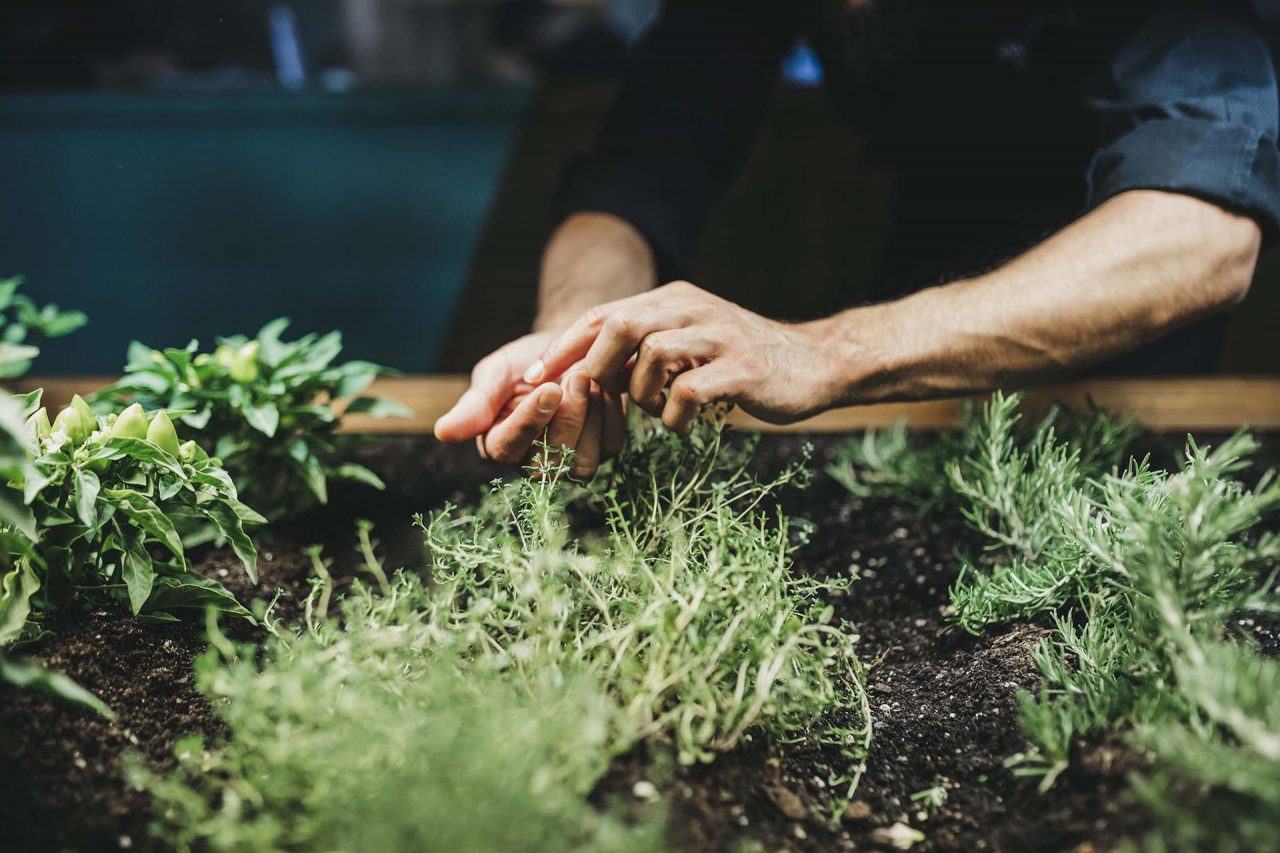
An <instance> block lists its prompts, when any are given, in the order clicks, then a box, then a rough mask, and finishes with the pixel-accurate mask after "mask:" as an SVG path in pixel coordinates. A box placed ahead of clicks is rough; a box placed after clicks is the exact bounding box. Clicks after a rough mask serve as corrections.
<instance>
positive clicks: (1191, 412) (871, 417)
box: [13, 376, 1280, 433]
mask: <svg viewBox="0 0 1280 853" xmlns="http://www.w3.org/2000/svg"><path fill="white" fill-rule="evenodd" d="M110 381H111V378H110V377H104V376H81V377H57V378H48V379H41V378H38V377H29V378H27V379H24V380H21V381H19V382H17V383H13V384H14V385H15V386H16V387H17V388H18V390H30V389H33V388H44V389H45V398H44V399H45V404H46V405H48V406H50V407H60V406H64V405H66V403H67V401H69V400H70V399H71V395H72V394H76V393H79V394H85V393H88V392H90V391H93V390H95V389H97V388H101V387H102V386H103V385H105V384H107V383H108V382H110ZM466 387H467V379H466V377H465V376H404V377H398V378H394V379H380V380H378V381H377V382H376V383H374V386H373V388H372V389H371V393H373V394H377V395H379V396H384V397H390V398H392V399H394V400H399V401H400V402H401V403H404V404H405V405H406V406H408V407H409V408H410V409H412V410H413V412H414V415H413V417H411V418H388V419H384V420H378V419H375V418H368V417H364V416H353V417H351V418H350V419H349V420H348V421H347V423H346V424H345V426H344V428H345V429H346V430H347V431H349V432H368V433H427V432H430V431H431V428H432V425H433V424H434V423H435V421H436V418H438V417H439V416H440V415H441V414H443V413H444V412H445V411H447V410H448V409H449V407H450V406H452V405H453V402H454V401H455V400H457V399H458V397H459V395H461V394H462V392H463V391H464V390H466ZM1026 396H1027V401H1028V403H1029V405H1030V406H1031V407H1032V408H1033V409H1037V408H1045V407H1047V406H1049V405H1051V404H1053V403H1062V404H1065V405H1069V406H1073V407H1080V406H1084V405H1087V404H1088V403H1089V402H1090V401H1092V402H1093V403H1094V404H1096V405H1098V406H1101V407H1102V408H1104V409H1108V410H1110V411H1113V412H1117V413H1125V414H1129V415H1132V416H1133V417H1135V418H1136V419H1137V420H1138V422H1139V423H1141V424H1142V425H1143V426H1145V427H1147V428H1148V429H1151V430H1155V431H1165V432H1179V431H1184V430H1185V431H1222V430H1231V429H1235V428H1237V427H1240V426H1247V427H1252V428H1253V429H1260V430H1278V429H1280V376H1255V377H1195V378H1174V379H1091V380H1081V381H1077V382H1066V383H1061V384H1057V385H1046V386H1044V387H1040V388H1033V389H1029V390H1027V391H1026ZM960 408H961V403H960V401H959V400H932V401H927V402H920V403H883V404H879V405H874V406H855V407H852V408H847V409H836V410H833V411H830V412H825V413H823V414H821V415H818V416H817V417H814V418H810V419H809V420H807V421H802V422H800V423H796V424H790V425H787V426H782V427H779V426H773V425H770V424H766V423H763V422H761V421H758V420H756V419H754V418H751V417H749V416H747V415H745V414H743V413H741V412H735V413H734V415H733V417H732V421H733V423H734V425H735V426H737V427H739V428H741V429H748V430H760V431H763V432H847V431H850V430H859V429H865V428H867V427H878V426H888V425H890V424H893V423H896V422H897V421H900V420H905V421H906V422H907V423H908V424H909V425H910V426H911V427H913V428H917V429H941V428H946V427H950V426H954V425H955V424H957V423H958V422H959V415H960Z"/></svg>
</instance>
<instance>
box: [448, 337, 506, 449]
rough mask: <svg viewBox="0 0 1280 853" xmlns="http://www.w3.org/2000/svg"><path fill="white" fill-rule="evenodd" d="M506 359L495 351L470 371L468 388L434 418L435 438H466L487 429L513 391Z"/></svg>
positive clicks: (462, 439)
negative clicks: (443, 411)
mask: <svg viewBox="0 0 1280 853" xmlns="http://www.w3.org/2000/svg"><path fill="white" fill-rule="evenodd" d="M515 380H516V377H514V376H512V375H511V368H510V361H509V360H508V359H507V358H506V357H505V356H504V355H503V353H502V350H498V351H497V352H495V353H493V354H492V355H490V356H488V357H486V358H485V359H483V360H482V361H481V362H480V363H479V364H477V365H476V368H475V370H473V371H472V372H471V387H470V388H468V389H467V390H466V392H465V393H464V394H463V395H462V396H461V397H460V398H458V402H456V403H454V404H453V408H452V409H450V410H449V411H448V412H446V413H445V414H443V415H441V416H440V419H439V420H437V421H436V425H435V434H436V438H438V439H440V440H441V441H466V440H467V439H468V438H472V437H474V436H478V435H480V434H481V433H483V432H484V431H485V430H487V429H488V428H489V427H490V426H491V425H492V424H493V422H494V420H495V419H496V418H497V417H498V415H499V413H500V412H501V411H502V407H503V405H504V404H505V403H506V402H507V400H508V399H510V397H511V395H512V394H513V393H514V391H515V388H514V386H515Z"/></svg>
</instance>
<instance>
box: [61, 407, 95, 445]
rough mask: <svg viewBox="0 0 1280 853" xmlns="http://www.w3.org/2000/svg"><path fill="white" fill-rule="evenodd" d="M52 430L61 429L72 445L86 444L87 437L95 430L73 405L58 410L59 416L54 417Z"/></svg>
mask: <svg viewBox="0 0 1280 853" xmlns="http://www.w3.org/2000/svg"><path fill="white" fill-rule="evenodd" d="M52 430H53V432H58V431H61V432H64V433H66V435H67V441H69V442H70V443H71V446H72V447H78V446H79V445H81V444H84V442H85V439H87V438H88V437H89V434H90V433H91V432H93V428H92V427H91V426H89V424H88V423H86V422H85V419H84V418H83V417H82V416H81V415H80V412H78V411H77V410H76V409H74V408H72V407H71V406H68V407H67V408H65V409H63V410H62V411H61V412H58V416H57V417H56V418H54V419H53V427H52Z"/></svg>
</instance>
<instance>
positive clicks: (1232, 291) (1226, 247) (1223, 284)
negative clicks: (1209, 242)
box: [1211, 214, 1262, 310]
mask: <svg viewBox="0 0 1280 853" xmlns="http://www.w3.org/2000/svg"><path fill="white" fill-rule="evenodd" d="M1229 216H1230V219H1229V221H1227V222H1224V223H1223V224H1224V228H1223V229H1222V233H1221V234H1219V235H1216V237H1217V239H1215V240H1214V244H1215V252H1214V254H1215V255H1216V257H1215V259H1214V273H1213V274H1212V275H1211V279H1212V281H1211V287H1212V297H1211V298H1212V299H1213V301H1214V302H1215V303H1216V304H1215V307H1216V308H1218V309H1220V310H1226V309H1228V308H1232V307H1234V306H1236V305H1239V304H1240V303H1241V302H1243V301H1244V298H1245V297H1246V296H1247V295H1248V294H1249V287H1250V285H1252V284H1253V274H1254V271H1255V270H1256V269H1257V266H1258V255H1259V253H1260V252H1261V251H1262V229H1261V228H1260V227H1258V223H1257V222H1255V221H1254V220H1252V219H1250V218H1249V217H1247V216H1238V215H1232V214H1229Z"/></svg>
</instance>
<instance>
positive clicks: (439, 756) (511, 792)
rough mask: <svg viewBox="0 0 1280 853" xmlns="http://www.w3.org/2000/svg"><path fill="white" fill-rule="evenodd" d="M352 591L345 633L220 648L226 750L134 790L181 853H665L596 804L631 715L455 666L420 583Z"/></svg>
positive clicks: (203, 668) (203, 679) (331, 625)
mask: <svg viewBox="0 0 1280 853" xmlns="http://www.w3.org/2000/svg"><path fill="white" fill-rule="evenodd" d="M386 593H387V594H386V595H373V594H371V593H370V591H369V589H368V588H366V587H363V586H360V585H357V587H356V590H355V592H354V593H353V594H352V595H351V596H349V597H348V598H346V599H345V600H344V601H343V603H342V620H341V622H339V621H338V620H336V619H320V618H316V619H314V620H312V621H311V623H310V625H309V627H307V628H306V629H303V630H301V631H299V632H296V633H294V632H291V631H287V630H282V629H278V630H277V632H276V634H275V635H274V636H273V637H271V638H269V639H268V640H267V642H266V645H265V647H264V648H262V649H257V648H254V647H252V646H249V647H244V648H240V649H236V648H234V647H233V646H232V645H231V644H230V643H228V642H227V641H226V640H225V639H222V638H221V636H220V635H219V634H218V633H217V629H216V627H214V628H212V635H213V637H214V639H215V647H214V648H213V649H211V650H210V652H209V653H207V654H206V655H205V656H204V657H202V658H201V659H200V661H199V662H198V663H197V670H196V671H197V678H198V683H199V685H200V688H201V690H203V691H204V692H205V694H206V695H208V696H209V697H210V698H211V699H212V700H213V706H214V708H215V709H216V710H217V712H218V714H219V715H220V716H221V717H222V719H223V722H224V723H225V725H226V727H227V730H228V731H229V733H230V737H228V738H226V739H219V740H217V741H215V742H212V743H205V742H202V741H201V740H200V739H199V738H188V739H186V740H183V741H182V742H180V743H179V744H178V745H177V748H176V751H177V755H178V759H179V766H178V769H177V770H176V771H175V772H173V773H170V774H165V775H156V774H153V773H150V772H148V771H146V770H145V769H143V767H142V765H141V763H140V762H135V763H134V765H133V771H132V774H131V775H132V777H133V779H134V781H135V783H136V784H139V785H142V786H144V787H145V788H146V789H147V790H148V791H149V792H150V793H151V795H152V797H153V800H154V808H153V812H154V814H155V817H156V821H155V824H154V828H155V831H156V832H157V834H158V835H159V836H160V837H161V838H162V839H164V840H165V841H167V842H169V843H170V844H172V845H173V847H174V848H176V849H177V850H180V851H187V850H219V851H222V850H225V851H237V853H244V851H285V850H293V851H296V850H371V851H372V850H377V851H387V853H419V851H441V853H445V851H448V853H454V851H461V852H462V853H484V851H493V850H518V851H530V853H532V852H533V851H543V850H564V851H583V853H587V851H644V850H658V849H661V846H662V845H661V823H660V822H659V821H658V820H656V819H655V818H658V817H660V814H658V813H652V814H650V815H646V816H644V817H643V818H642V819H641V820H639V822H638V823H630V822H627V821H625V820H623V819H621V818H620V817H616V816H614V815H611V814H609V813H607V812H601V811H599V810H598V809H597V808H595V807H594V806H592V805H591V804H589V803H588V801H587V795H588V794H589V793H590V792H591V790H592V788H593V787H594V786H595V785H596V783H597V782H598V780H599V779H600V777H601V776H602V775H603V773H604V771H605V770H606V768H607V766H608V757H609V752H608V750H607V744H608V741H609V739H610V737H611V731H612V730H613V729H614V727H615V726H616V722H615V721H616V719H617V717H618V715H619V714H620V713H621V712H620V709H619V708H618V707H617V706H616V704H615V703H614V702H613V701H612V700H610V699H609V698H608V697H607V696H606V695H604V694H603V693H602V692H601V691H600V690H599V689H598V687H597V686H596V685H595V682H594V681H593V680H592V679H591V678H590V677H588V676H586V675H585V674H583V673H575V672H570V671H566V670H559V671H550V670H548V671H545V672H542V673H540V674H539V675H538V676H537V677H531V678H526V679H521V680H519V681H515V680H512V679H509V678H506V677H504V676H503V674H502V673H501V672H499V671H497V670H493V669H484V668H477V667H474V666H470V665H468V666H460V665H459V663H458V661H457V660H456V659H455V658H454V656H453V653H452V651H451V650H450V649H449V648H448V643H447V640H446V641H445V643H444V644H443V645H442V643H441V638H440V637H439V636H438V635H437V632H436V630H435V628H434V626H432V625H431V624H429V623H428V622H427V621H426V620H425V619H424V616H425V612H424V611H423V610H421V609H419V608H418V607H417V606H416V604H417V603H420V602H421V601H422V599H423V598H424V596H426V594H427V593H426V591H425V590H424V589H423V588H422V586H421V584H420V583H419V582H418V581H417V580H416V579H414V578H410V577H405V576H400V577H397V578H395V579H394V580H393V581H391V582H389V586H388V588H387V590H386Z"/></svg>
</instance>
